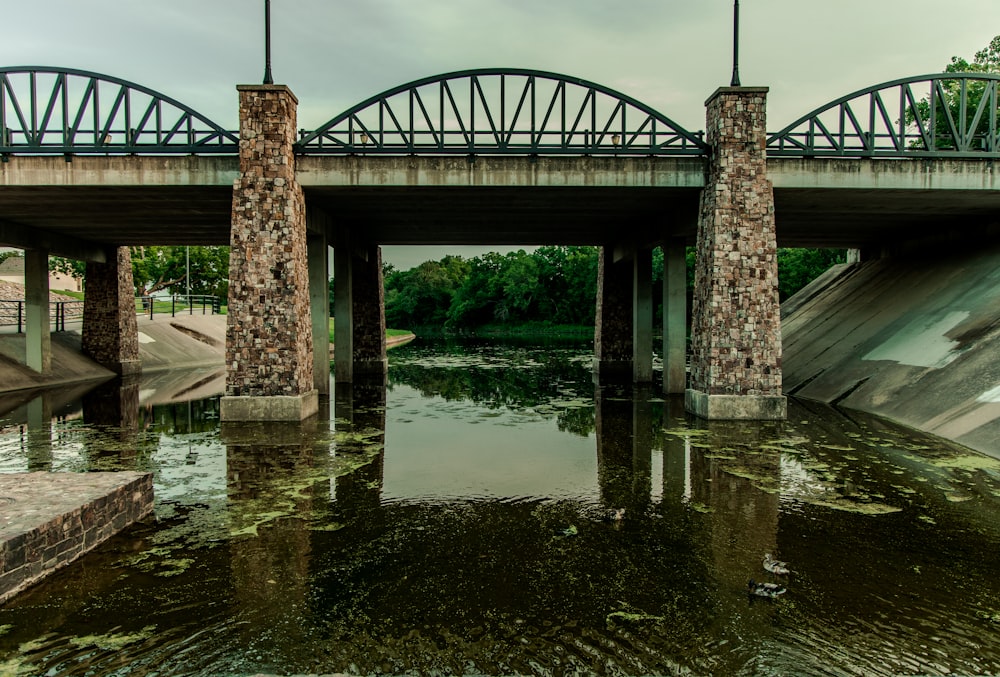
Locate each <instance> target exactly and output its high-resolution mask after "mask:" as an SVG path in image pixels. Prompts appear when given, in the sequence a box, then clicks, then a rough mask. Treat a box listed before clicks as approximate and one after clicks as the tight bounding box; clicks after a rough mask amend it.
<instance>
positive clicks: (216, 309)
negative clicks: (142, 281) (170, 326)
mask: <svg viewBox="0 0 1000 677" xmlns="http://www.w3.org/2000/svg"><path fill="white" fill-rule="evenodd" d="M135 305H136V310H138V311H140V313H141V314H142V315H145V316H147V317H149V319H153V315H154V314H156V313H168V312H169V313H170V316H171V317H176V316H177V314H178V313H182V314H183V313H184V312H185V311H187V314H188V315H194V314H195V311H197V310H199V309H200V310H201V314H202V315H208V314H210V313H211V314H212V315H218V314H220V313H221V312H222V300H221V299H220V298H219V297H218V296H212V295H210V294H174V295H173V296H170V297H165V298H164V297H156V296H138V297H136V304H135Z"/></svg>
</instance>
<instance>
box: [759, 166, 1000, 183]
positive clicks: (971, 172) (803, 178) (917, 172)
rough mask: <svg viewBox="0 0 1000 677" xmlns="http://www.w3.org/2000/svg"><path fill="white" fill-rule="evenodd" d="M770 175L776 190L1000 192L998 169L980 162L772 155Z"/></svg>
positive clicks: (769, 167) (768, 172)
mask: <svg viewBox="0 0 1000 677" xmlns="http://www.w3.org/2000/svg"><path fill="white" fill-rule="evenodd" d="M767 177H768V178H769V179H770V180H771V182H772V183H773V185H774V189H775V190H781V189H784V188H838V189H865V190H914V191H926V190H933V191H952V190H960V191H969V190H971V191H996V190H1000V172H997V171H995V170H994V166H993V163H992V162H983V161H982V160H935V159H921V160H874V159H840V158H768V160H767Z"/></svg>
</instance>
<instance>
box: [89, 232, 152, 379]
mask: <svg viewBox="0 0 1000 677" xmlns="http://www.w3.org/2000/svg"><path fill="white" fill-rule="evenodd" d="M85 275H86V277H85V278H84V285H85V288H86V290H87V293H86V294H85V295H84V297H83V338H82V341H81V346H82V348H83V352H84V353H86V354H87V355H90V357H92V358H93V359H94V361H95V362H97V363H98V364H101V365H102V366H105V367H107V368H108V369H110V370H111V371H113V372H116V373H118V374H122V375H128V374H137V373H139V372H140V371H141V370H142V363H141V361H140V359H139V325H138V322H137V321H136V313H135V286H134V285H133V284H132V254H131V252H130V251H129V248H128V247H118V249H117V251H116V253H115V256H114V257H108V260H107V262H106V263H93V262H89V261H88V262H87V271H86V273H85Z"/></svg>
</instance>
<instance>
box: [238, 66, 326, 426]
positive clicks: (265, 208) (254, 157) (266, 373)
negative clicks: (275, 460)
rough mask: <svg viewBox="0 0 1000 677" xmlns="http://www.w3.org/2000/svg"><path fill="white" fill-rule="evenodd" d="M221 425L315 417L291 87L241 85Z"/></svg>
mask: <svg viewBox="0 0 1000 677" xmlns="http://www.w3.org/2000/svg"><path fill="white" fill-rule="evenodd" d="M236 89H237V91H238V92H239V97H240V177H239V178H238V179H237V180H236V182H235V184H234V186H233V222H232V230H231V234H230V257H229V276H230V280H229V313H228V316H227V321H226V394H225V395H224V396H223V398H222V401H221V402H220V411H219V418H220V419H221V420H223V421H248V420H258V421H259V420H267V421H281V420H286V421H287V420H292V421H294V420H301V419H303V418H306V417H308V416H312V415H313V414H315V413H316V412H317V410H318V401H319V396H318V393H317V391H316V389H315V388H314V387H313V342H312V336H313V334H312V320H311V317H310V312H309V271H308V256H307V244H306V222H305V198H304V196H303V193H302V187H301V186H300V185H299V183H298V181H297V179H296V177H295V153H294V144H295V140H296V125H297V122H296V110H297V107H298V100H297V99H296V98H295V95H293V94H292V92H291V90H289V89H288V88H287V87H285V86H284V85H239V86H237V88H236Z"/></svg>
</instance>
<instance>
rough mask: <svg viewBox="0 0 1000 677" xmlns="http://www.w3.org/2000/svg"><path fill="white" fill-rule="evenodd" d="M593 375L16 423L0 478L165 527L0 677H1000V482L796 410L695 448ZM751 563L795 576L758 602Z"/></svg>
mask: <svg viewBox="0 0 1000 677" xmlns="http://www.w3.org/2000/svg"><path fill="white" fill-rule="evenodd" d="M589 358H590V355H589V352H588V349H587V347H586V346H574V345H567V344H555V345H549V346H544V347H543V348H542V349H539V348H538V347H531V346H528V345H525V344H497V343H492V344H483V343H472V344H468V345H461V344H457V343H441V344H434V345H425V346H420V345H419V344H411V346H408V347H406V348H404V349H401V350H399V351H394V353H392V354H391V365H390V373H389V380H388V384H383V383H375V384H364V383H360V384H354V385H353V386H344V385H343V384H341V385H340V386H339V387H337V388H336V389H335V392H334V399H333V402H332V403H330V407H329V409H328V410H327V415H323V416H320V417H316V418H314V419H311V420H308V421H304V422H302V423H295V424H280V425H274V424H267V425H263V424H261V425H223V426H220V425H219V423H218V419H217V414H218V409H217V405H218V400H217V399H214V398H213V399H207V400H197V401H187V402H185V401H181V402H176V401H174V402H170V403H163V404H159V403H156V402H157V400H156V396H155V395H153V394H152V393H150V392H149V389H148V388H146V385H145V383H142V384H141V385H140V387H139V389H138V391H136V390H135V388H134V387H133V385H132V384H128V383H120V384H118V385H117V386H114V387H112V385H111V384H110V383H109V384H108V385H107V387H106V388H104V389H103V390H101V391H99V392H96V393H93V394H91V395H88V398H89V399H88V400H87V401H79V402H78V406H77V408H76V409H75V410H70V409H71V408H67V407H65V406H64V405H63V404H60V405H58V407H57V406H56V405H54V404H53V403H52V402H51V401H50V402H49V403H48V404H45V402H42V403H41V404H40V405H34V406H36V407H39V409H38V410H36V412H35V413H34V414H32V416H30V417H29V407H27V406H26V403H24V402H22V403H20V404H18V405H17V406H15V407H13V408H9V409H7V410H6V413H5V414H3V417H4V421H3V423H2V425H3V428H2V432H0V463H2V469H3V470H6V471H10V470H12V469H19V468H23V467H25V466H27V465H32V466H33V467H39V468H51V469H53V470H76V471H84V470H89V469H92V468H95V467H101V468H106V467H130V468H136V469H147V470H149V471H151V472H153V473H154V476H155V485H156V494H157V506H156V519H155V520H151V521H149V522H148V523H146V524H144V525H141V526H140V527H138V528H136V529H133V530H132V531H130V532H129V533H128V534H126V535H123V536H121V537H118V538H116V539H114V540H113V541H112V542H111V543H109V544H108V545H107V546H105V547H103V548H101V549H100V551H98V552H96V553H94V554H92V555H90V556H88V557H87V558H85V559H84V560H83V561H82V562H80V563H78V564H77V565H74V566H72V567H70V568H68V569H67V570H65V571H64V572H62V573H60V574H59V575H57V576H56V577H54V578H52V579H50V580H49V581H46V582H44V583H42V584H41V585H39V586H38V587H36V588H34V589H33V590H31V591H30V592H29V593H27V594H26V595H24V596H22V597H20V598H17V599H15V600H13V601H12V602H11V603H9V604H7V605H5V606H4V607H3V608H0V674H52V675H69V674H85V673H88V671H89V673H91V674H109V673H114V672H115V671H118V673H119V674H129V673H130V672H133V673H136V674H138V673H141V672H142V671H144V670H147V669H150V668H149V666H158V669H159V670H160V674H191V675H219V674H221V675H249V674H255V673H258V672H263V673H272V674H284V673H293V674H294V673H303V674H309V673H334V672H343V673H348V674H400V673H407V672H409V673H418V674H435V673H437V674H683V673H689V674H717V675H727V674H728V675H741V674H759V673H763V674H899V673H938V674H943V673H947V672H964V673H990V672H996V671H998V670H1000V647H998V646H997V644H996V643H995V642H992V641H991V640H990V639H989V638H990V637H992V635H993V634H995V629H996V628H997V627H1000V626H998V625H997V624H998V623H1000V583H998V582H997V579H996V576H995V572H996V571H997V568H998V567H1000V463H995V462H992V461H991V460H990V459H985V458H984V457H981V456H978V455H974V454H971V453H970V452H967V451H966V450H963V449H961V448H958V447H955V446H953V445H948V444H946V443H943V442H941V441H940V440H935V439H932V438H927V437H923V436H918V435H915V434H913V433H911V432H909V431H906V430H904V429H901V428H899V427H898V426H893V425H891V424H888V423H886V422H884V421H879V420H877V419H871V418H868V417H862V416H857V417H854V418H845V417H843V416H841V415H839V414H836V413H835V412H831V411H830V410H828V409H825V408H821V407H817V406H813V405H805V404H802V403H796V402H792V403H790V413H791V418H790V420H789V422H787V423H768V424H764V425H757V424H746V423H725V422H711V423H707V422H703V421H696V420H692V419H689V418H688V417H687V416H686V414H685V413H684V411H683V402H682V401H681V400H680V399H679V398H665V399H664V398H661V397H658V396H657V394H656V393H654V392H651V391H649V390H643V389H637V390H628V389H614V388H595V387H594V385H593V382H592V380H591V375H590V360H589ZM198 381H199V379H195V380H194V381H189V385H190V384H191V383H197V382H198ZM187 387H188V386H185V387H183V388H180V390H184V389H185V388H187ZM136 392H138V401H137V400H136ZM171 392H174V393H176V392H178V390H176V389H173V390H172V391H171ZM129 403H135V404H134V407H132V408H130V406H132V405H130V404H129ZM45 407H48V408H49V409H50V410H51V411H52V414H53V415H49V414H47V413H46V410H45ZM331 410H332V411H331ZM15 412H16V413H15ZM127 448H131V449H132V451H131V452H128V450H127ZM620 509H624V516H623V517H622V518H621V519H618V518H616V511H618V510H620ZM766 553H772V554H774V555H776V556H778V557H779V558H781V559H787V560H788V561H789V562H791V565H792V568H793V569H794V570H795V573H794V574H793V575H792V576H790V577H788V579H787V580H786V581H785V585H786V586H787V587H788V593H787V594H786V595H785V596H783V597H782V598H781V599H779V600H776V601H774V602H768V601H766V600H762V601H756V602H754V601H751V600H750V599H749V598H748V596H747V591H746V584H747V580H748V578H750V577H754V578H756V579H757V580H779V579H777V578H776V577H774V576H772V575H771V574H768V573H767V572H766V571H764V570H763V568H762V565H761V562H762V559H763V556H764V554H766Z"/></svg>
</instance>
